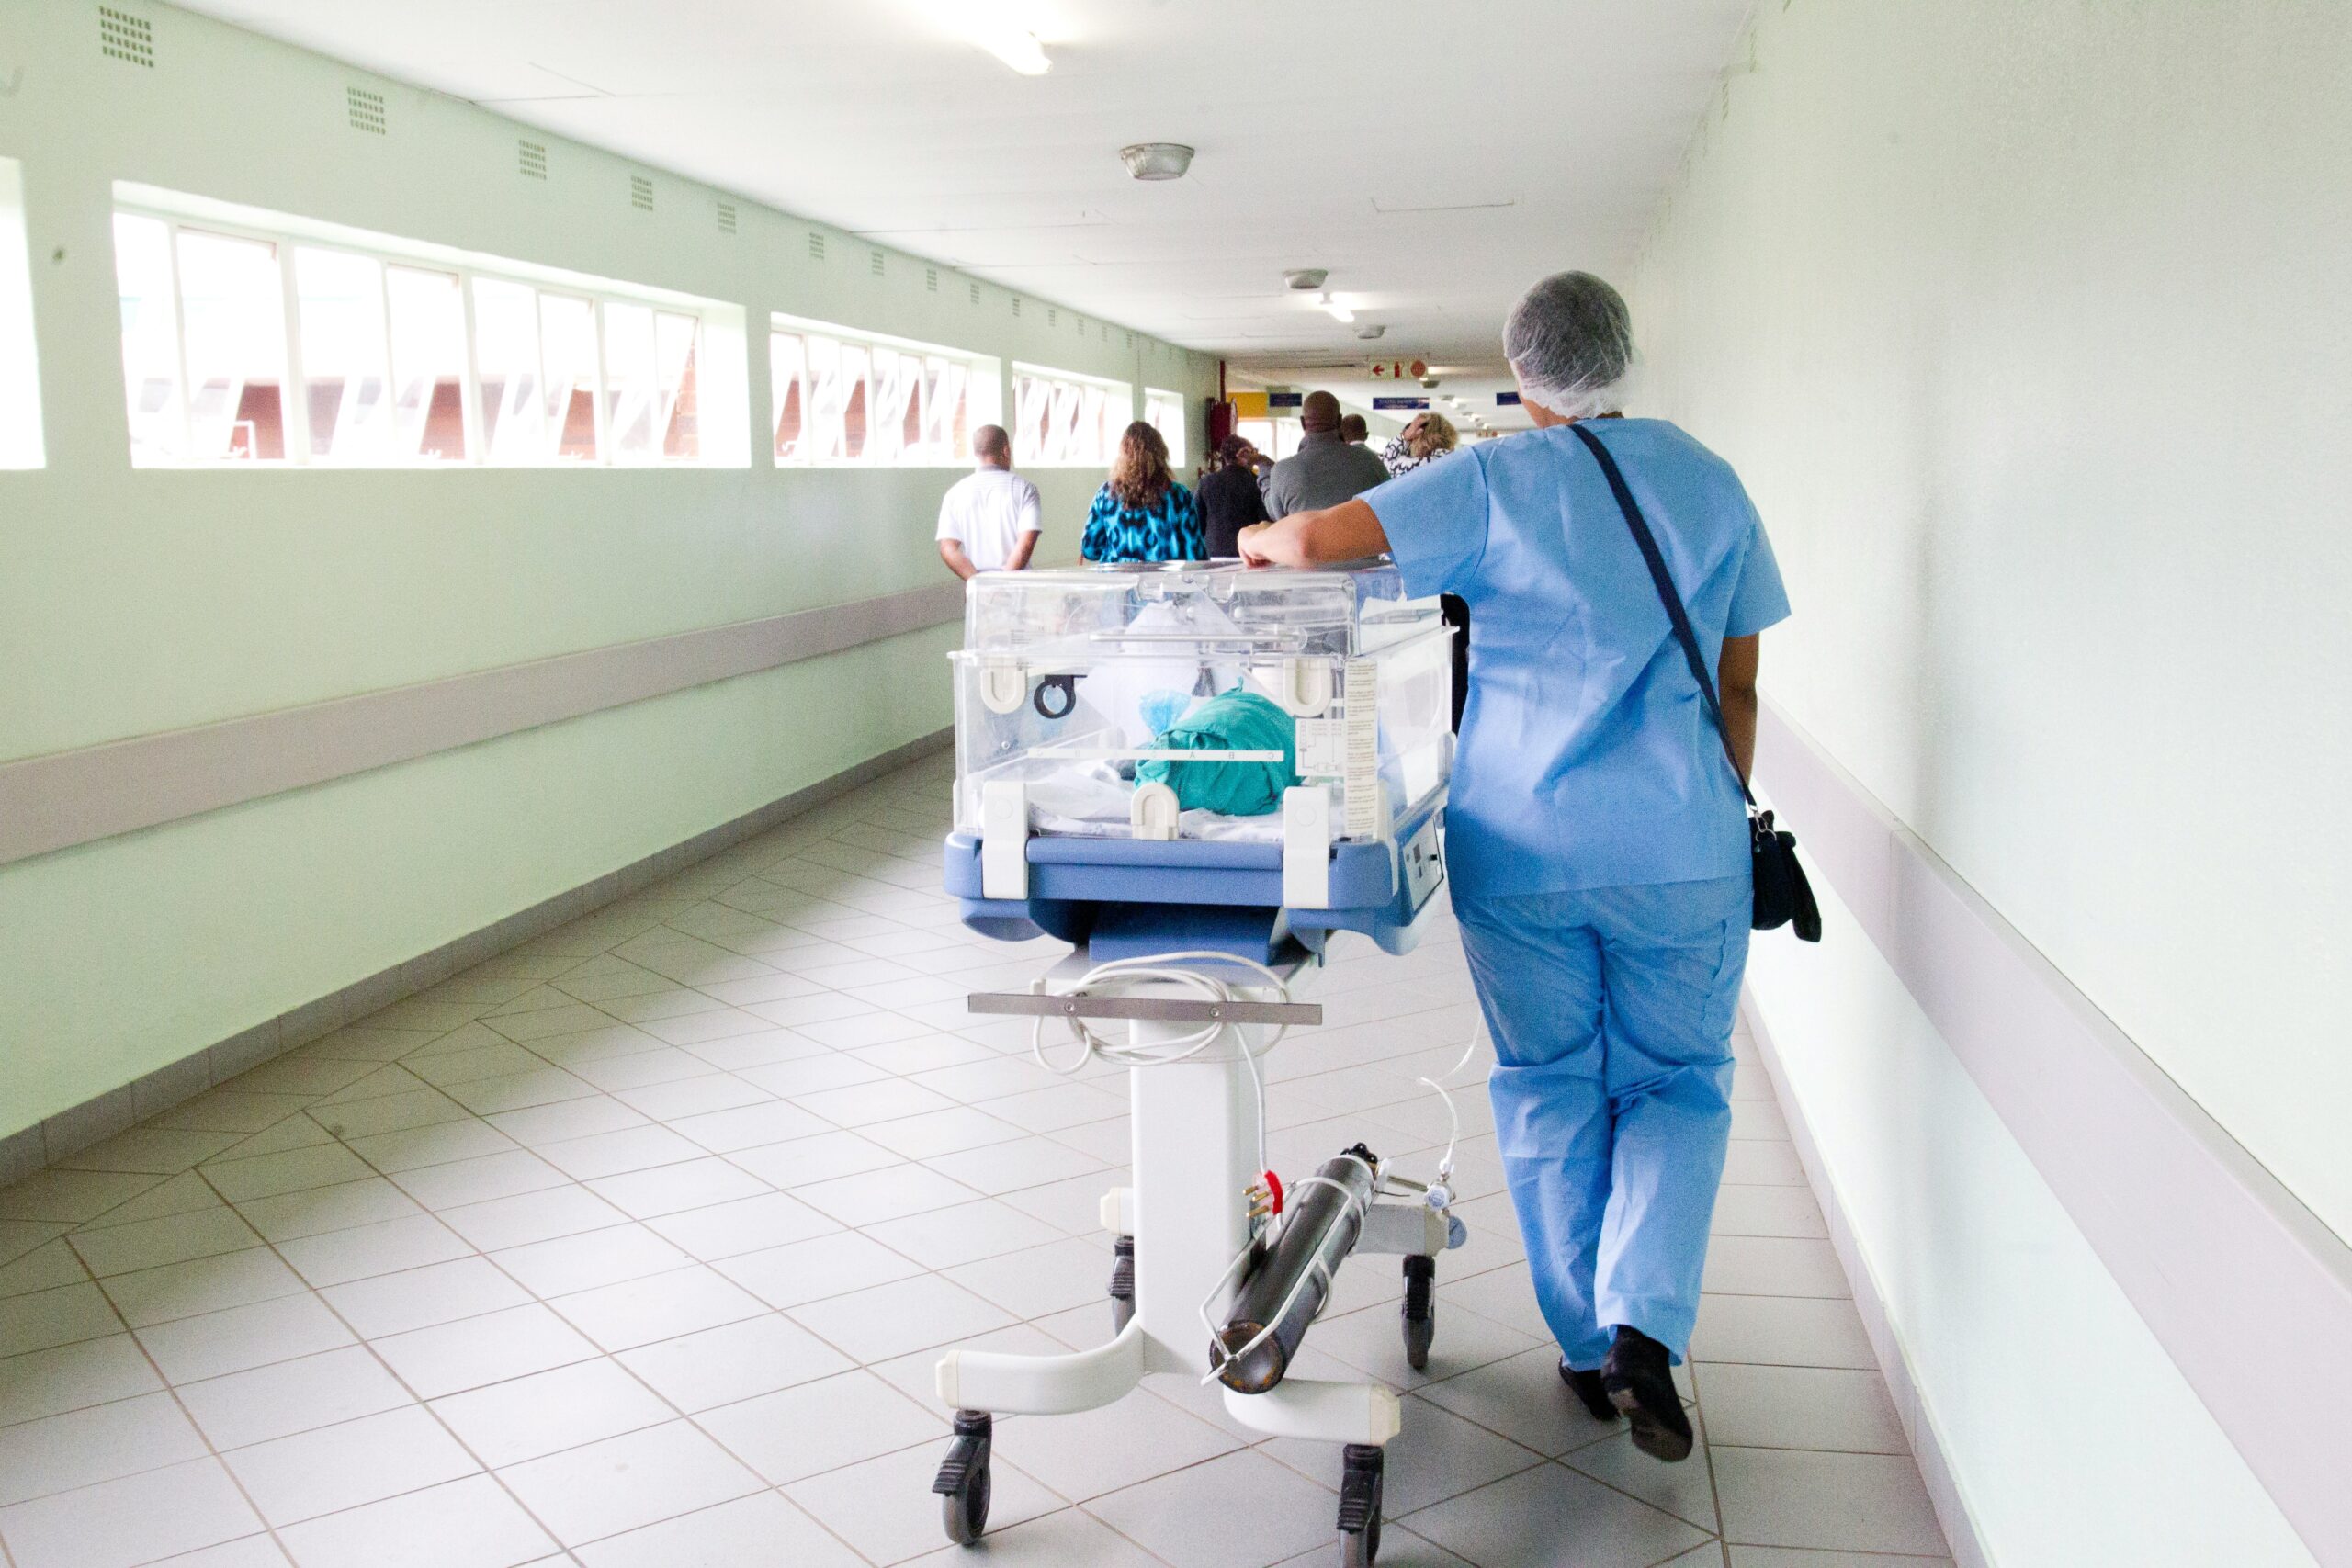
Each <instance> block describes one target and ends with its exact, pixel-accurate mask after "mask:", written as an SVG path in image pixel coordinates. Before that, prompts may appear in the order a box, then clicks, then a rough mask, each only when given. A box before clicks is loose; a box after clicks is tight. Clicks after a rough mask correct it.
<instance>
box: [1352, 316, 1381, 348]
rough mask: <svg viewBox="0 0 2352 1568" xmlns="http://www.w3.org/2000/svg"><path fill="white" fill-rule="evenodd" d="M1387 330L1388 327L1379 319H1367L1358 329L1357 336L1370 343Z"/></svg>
mask: <svg viewBox="0 0 2352 1568" xmlns="http://www.w3.org/2000/svg"><path fill="white" fill-rule="evenodd" d="M1387 330H1388V329H1387V328H1386V327H1385V326H1383V325H1381V324H1380V323H1379V322H1378V321H1366V322H1365V323H1364V324H1363V325H1362V326H1360V327H1358V328H1357V329H1356V336H1358V337H1360V338H1362V339H1363V340H1364V341H1365V342H1366V343H1370V342H1371V341H1372V340H1373V339H1374V338H1376V337H1378V336H1379V335H1380V334H1381V333H1385V332H1386V331H1387Z"/></svg>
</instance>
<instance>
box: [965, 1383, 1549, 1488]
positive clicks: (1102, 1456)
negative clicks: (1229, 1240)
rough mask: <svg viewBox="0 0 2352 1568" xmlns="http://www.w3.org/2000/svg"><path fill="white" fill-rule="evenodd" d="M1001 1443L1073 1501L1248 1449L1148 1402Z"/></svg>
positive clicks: (1033, 1420) (1031, 1419)
mask: <svg viewBox="0 0 2352 1568" xmlns="http://www.w3.org/2000/svg"><path fill="white" fill-rule="evenodd" d="M995 1444H996V1451H997V1452H998V1453H1000V1454H1001V1455H1002V1456H1004V1457H1005V1458H1006V1459H1009V1460H1012V1461H1013V1462H1015V1463H1016V1464H1018V1465H1020V1466H1021V1468H1022V1469H1023V1470H1024V1471H1026V1472H1028V1473H1029V1474H1031V1475H1033V1476H1035V1477H1036V1478H1037V1479H1038V1480H1039V1481H1042V1482H1044V1483H1046V1485H1047V1486H1049V1487H1051V1488H1052V1489H1053V1490H1055V1491H1056V1492H1058V1493H1060V1494H1061V1495H1063V1496H1065V1497H1067V1498H1069V1499H1070V1500H1071V1501H1072V1502H1084V1501H1086V1500H1087V1499H1089V1498H1093V1497H1100V1496H1102V1495H1104V1494H1106V1493H1111V1492H1116V1491H1118V1490H1119V1489H1121V1488H1122V1487H1127V1486H1133V1485H1135V1484H1136V1483H1138V1482H1143V1481H1148V1480H1150V1479H1151V1478H1152V1477H1154V1476H1157V1475H1165V1474H1167V1473H1168V1472H1170V1471H1172V1470H1182V1469H1183V1468H1184V1467H1186V1466H1188V1465H1194V1464H1199V1463H1202V1462H1203V1461H1207V1460H1212V1459H1215V1458H1216V1457H1217V1456H1218V1455H1219V1454H1226V1453H1231V1452H1233V1451H1234V1450H1236V1449H1238V1448H1239V1447H1240V1446H1241V1445H1240V1444H1239V1443H1238V1442H1237V1441H1236V1440H1235V1439H1234V1438H1231V1437H1228V1436H1227V1434H1226V1433H1225V1432H1223V1431H1221V1430H1219V1429H1218V1428H1216V1427H1212V1426H1210V1425H1209V1424H1208V1423H1206V1422H1204V1421H1196V1420H1194V1419H1193V1417H1192V1416H1187V1415H1186V1414H1184V1412H1182V1411H1181V1410H1179V1409H1177V1408H1176V1407H1175V1406H1174V1405H1172V1404H1169V1403H1167V1402H1166V1401H1165V1400H1159V1399H1153V1398H1150V1397H1148V1396H1144V1395H1130V1396H1128V1397H1127V1398H1125V1399H1123V1400H1120V1401H1119V1402H1118V1403H1117V1404H1108V1405H1104V1406H1103V1408H1102V1409H1100V1410H1089V1411H1086V1412H1084V1413H1082V1414H1080V1415H1076V1416H1023V1417H1022V1418H1021V1419H1020V1420H1018V1421H1014V1422H1010V1423H1007V1424H1006V1425H1005V1426H1004V1427H1001V1428H1000V1429H999V1431H998V1433H997V1435H996V1439H995ZM1335 1451H1336V1450H1335ZM1534 1461H1535V1456H1534V1455H1532V1454H1530V1455H1528V1462H1529V1463H1531V1464H1532V1463H1533V1462H1534Z"/></svg>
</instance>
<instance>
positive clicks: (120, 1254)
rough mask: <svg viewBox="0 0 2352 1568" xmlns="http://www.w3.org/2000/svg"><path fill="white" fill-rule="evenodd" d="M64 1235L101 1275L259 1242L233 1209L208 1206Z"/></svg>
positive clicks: (202, 1256) (228, 1250)
mask: <svg viewBox="0 0 2352 1568" xmlns="http://www.w3.org/2000/svg"><path fill="white" fill-rule="evenodd" d="M65 1239H66V1240H67V1241H68V1242H70V1243H71V1244H72V1245H73V1247H74V1251H76V1252H78V1253H80V1254H81V1255H82V1261H83V1262H84V1263H85V1264H87V1265H89V1269H90V1272H91V1273H93V1274H96V1275H97V1276H98V1277H99V1278H100V1279H104V1278H106V1277H107V1275H110V1274H129V1273H132V1272H134V1271H137V1270H139V1269H160V1268H162V1267H164V1265H166V1264H171V1263H185V1262H187V1261H189V1260H190V1259H193V1258H210V1257H213V1256H214V1255H216V1254H218V1253H223V1252H239V1251H243V1249H244V1248H246V1247H258V1246H260V1245H261V1239H262V1238H261V1237H260V1236H258V1235H254V1228H253V1226H251V1225H249V1224H246V1223H245V1222H244V1221H243V1219H242V1218H240V1217H239V1215H238V1213H237V1212H236V1211H235V1210H234V1209H228V1208H209V1209H202V1210H198V1211H194V1212H191V1213H174V1214H170V1215H166V1216H164V1217H161V1218H157V1219H153V1220H141V1221H138V1222H135V1223H133V1224H119V1225H109V1226H107V1227H106V1228H105V1229H103V1230H90V1231H76V1232H74V1234H73V1235H70V1236H67V1237H66V1238H65Z"/></svg>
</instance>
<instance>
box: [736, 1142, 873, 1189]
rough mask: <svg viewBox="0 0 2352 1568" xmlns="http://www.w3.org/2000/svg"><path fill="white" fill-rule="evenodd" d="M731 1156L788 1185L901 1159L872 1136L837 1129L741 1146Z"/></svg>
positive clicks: (753, 1170) (756, 1172)
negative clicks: (746, 1146) (805, 1136)
mask: <svg viewBox="0 0 2352 1568" xmlns="http://www.w3.org/2000/svg"><path fill="white" fill-rule="evenodd" d="M728 1157H729V1159H731V1160H733V1161H734V1162H735V1163H736V1164H737V1165H740V1166H741V1167H742V1168H744V1169H745V1170H748V1171H750V1172H751V1173H752V1175H754V1176H756V1177H758V1178H760V1179H762V1180H763V1181H766V1182H769V1183H772V1184H773V1185H775V1186H777V1187H786V1188H800V1187H805V1186H808V1185H809V1184H811V1183H814V1182H821V1181H831V1180H835V1179H839V1178H842V1177H845V1176H854V1175H857V1174H859V1173H860V1172H864V1171H874V1170H887V1169H888V1168H891V1167H892V1166H895V1165H897V1164H899V1156H897V1155H894V1154H892V1153H891V1152H890V1151H889V1150H888V1149H886V1148H884V1147H883V1146H882V1145H879V1144H877V1143H875V1142H873V1141H872V1140H871V1139H868V1138H864V1137H861V1136H859V1135H858V1134H855V1133H838V1132H837V1133H820V1134H816V1135H815V1136H813V1137H807V1138H793V1139H790V1140H788V1141H786V1142H785V1143H780V1144H767V1145H762V1146H761V1147H759V1148H752V1149H741V1150H738V1151H737V1152H736V1153H734V1154H732V1155H729V1156H728Z"/></svg>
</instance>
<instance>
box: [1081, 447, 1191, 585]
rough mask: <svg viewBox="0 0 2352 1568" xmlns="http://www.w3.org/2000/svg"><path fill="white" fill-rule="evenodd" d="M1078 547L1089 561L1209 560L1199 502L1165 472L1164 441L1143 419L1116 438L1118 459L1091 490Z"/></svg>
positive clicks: (1166, 457)
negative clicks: (1103, 481)
mask: <svg viewBox="0 0 2352 1568" xmlns="http://www.w3.org/2000/svg"><path fill="white" fill-rule="evenodd" d="M1078 549H1079V554H1080V555H1082V556H1084V557H1085V558H1087V559H1088V560H1091V561H1127V560H1206V559H1208V557H1209V544H1208V536H1207V535H1206V534H1205V533H1204V532H1203V531H1202V528H1201V507H1200V502H1197V501H1195V500H1193V492H1192V491H1189V490H1186V489H1185V488H1184V487H1183V486H1182V485H1180V484H1178V483H1177V482H1176V477H1175V476H1174V475H1173V474H1170V472H1169V471H1168V443H1167V442H1166V441H1164V440H1162V439H1161V438H1160V434H1159V432H1158V431H1157V430H1154V429H1153V428H1152V427H1151V426H1150V425H1148V424H1146V423H1144V422H1143V421H1142V420H1137V421H1136V422H1135V423H1133V424H1131V425H1129V426H1127V430H1126V434H1124V435H1122V436H1120V437H1119V457H1118V460H1117V461H1116V462H1114V463H1113V464H1112V465H1111V479H1110V481H1109V482H1108V483H1107V484H1105V485H1104V486H1103V488H1102V489H1101V490H1100V491H1096V492H1095V495H1094V505H1093V507H1092V508H1091V510H1089V511H1088V513H1087V514H1086V537H1085V538H1084V539H1083V540H1082V541H1080V545H1079V547H1078Z"/></svg>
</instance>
